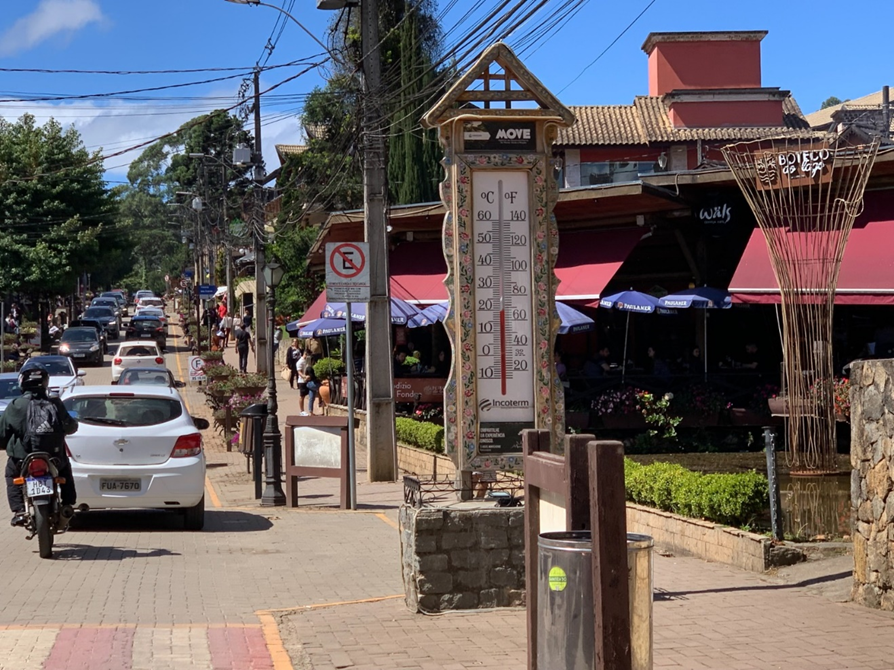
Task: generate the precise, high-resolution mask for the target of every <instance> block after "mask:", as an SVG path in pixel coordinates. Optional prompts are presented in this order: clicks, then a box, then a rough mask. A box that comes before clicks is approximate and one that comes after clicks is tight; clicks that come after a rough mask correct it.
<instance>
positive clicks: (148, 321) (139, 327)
mask: <svg viewBox="0 0 894 670" xmlns="http://www.w3.org/2000/svg"><path fill="white" fill-rule="evenodd" d="M166 335H167V332H166V331H165V326H164V324H163V323H162V322H161V321H160V320H159V319H158V318H157V317H156V316H154V315H149V314H145V313H140V314H136V315H135V316H133V317H132V318H131V319H130V323H129V324H128V326H127V339H129V340H146V339H152V340H154V341H155V343H156V344H157V345H158V348H159V349H161V350H162V351H164V350H165V345H166V337H165V336H166Z"/></svg>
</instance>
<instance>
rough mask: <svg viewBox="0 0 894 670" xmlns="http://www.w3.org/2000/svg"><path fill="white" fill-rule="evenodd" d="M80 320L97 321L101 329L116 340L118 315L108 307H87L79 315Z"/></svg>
mask: <svg viewBox="0 0 894 670" xmlns="http://www.w3.org/2000/svg"><path fill="white" fill-rule="evenodd" d="M81 318H82V319H97V320H98V321H101V322H102V325H103V328H105V329H106V332H107V333H108V334H109V337H111V338H113V339H115V340H117V339H118V315H117V314H115V311H114V310H112V309H111V308H109V307H88V308H87V309H86V310H84V313H83V314H81Z"/></svg>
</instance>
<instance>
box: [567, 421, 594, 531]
mask: <svg viewBox="0 0 894 670" xmlns="http://www.w3.org/2000/svg"><path fill="white" fill-rule="evenodd" d="M594 439H596V438H595V436H593V435H566V436H565V528H566V530H590V483H589V479H590V467H589V465H588V463H589V461H588V458H589V456H588V453H589V452H588V451H587V445H588V444H589V443H590V442H591V441H593V440H594Z"/></svg>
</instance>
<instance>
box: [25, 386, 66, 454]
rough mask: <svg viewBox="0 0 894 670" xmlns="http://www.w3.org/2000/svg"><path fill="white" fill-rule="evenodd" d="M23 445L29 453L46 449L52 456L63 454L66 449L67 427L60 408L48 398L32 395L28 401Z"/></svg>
mask: <svg viewBox="0 0 894 670" xmlns="http://www.w3.org/2000/svg"><path fill="white" fill-rule="evenodd" d="M22 445H23V446H24V448H25V453H28V454H30V453H31V452H34V451H45V452H47V453H49V454H50V455H52V456H61V455H62V454H63V452H64V451H65V428H64V427H63V426H62V418H61V417H60V416H59V408H58V406H57V405H56V404H55V403H53V402H52V401H51V400H49V399H48V398H38V397H32V398H31V401H30V402H29V403H28V411H27V413H26V415H25V434H24V436H23V437H22Z"/></svg>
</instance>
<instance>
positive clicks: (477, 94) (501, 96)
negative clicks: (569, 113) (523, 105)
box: [457, 90, 539, 102]
mask: <svg viewBox="0 0 894 670" xmlns="http://www.w3.org/2000/svg"><path fill="white" fill-rule="evenodd" d="M457 100H462V101H469V102H476V101H496V102H503V101H505V100H529V101H531V102H539V101H538V100H537V98H536V97H535V96H534V94H532V93H530V92H528V91H491V90H484V91H465V92H464V93H460V94H459V97H458V98H457Z"/></svg>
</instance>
